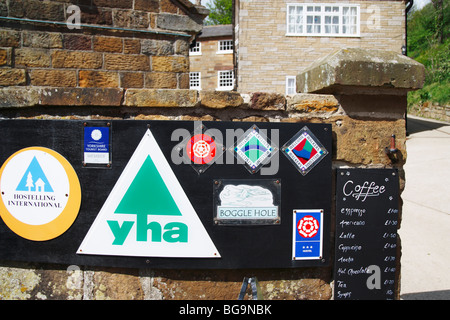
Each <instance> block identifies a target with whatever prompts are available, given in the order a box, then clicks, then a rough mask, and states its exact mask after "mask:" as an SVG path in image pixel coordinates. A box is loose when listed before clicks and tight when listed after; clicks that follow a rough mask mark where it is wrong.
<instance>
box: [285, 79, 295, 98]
mask: <svg viewBox="0 0 450 320" xmlns="http://www.w3.org/2000/svg"><path fill="white" fill-rule="evenodd" d="M292 80H293V81H294V87H292V86H290V85H289V84H290V81H292ZM296 89H297V77H296V76H286V95H293V94H296V93H297V90H296ZM292 90H294V91H292ZM291 91H292V92H291Z"/></svg>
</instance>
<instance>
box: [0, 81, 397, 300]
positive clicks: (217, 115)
mask: <svg viewBox="0 0 450 320" xmlns="http://www.w3.org/2000/svg"><path fill="white" fill-rule="evenodd" d="M16 89H17V87H12V88H4V89H2V90H0V92H1V93H3V94H4V95H5V96H11V95H12V94H11V93H12V92H16V95H17V94H19V93H20V90H19V91H14V90H16ZM19 89H20V88H19ZM22 90H29V95H30V96H34V95H36V99H35V100H34V101H33V99H31V98H26V99H25V100H26V102H25V104H23V105H22V107H21V106H20V105H19V104H16V106H15V107H12V106H10V107H6V106H4V105H3V107H2V108H1V109H0V116H1V117H5V118H38V119H110V118H114V119H135V120H137V121H138V120H148V119H158V120H164V119H170V120H208V121H209V120H217V121H251V122H260V121H263V122H265V121H274V122H313V123H330V124H331V125H332V128H333V150H332V153H333V168H338V167H342V166H350V167H375V168H384V167H389V168H390V167H396V168H399V170H400V173H401V176H402V177H403V176H404V175H403V170H402V167H403V164H404V161H405V159H406V150H405V141H406V134H405V121H404V108H403V106H402V104H397V106H393V107H392V109H391V110H390V115H389V116H386V113H385V111H384V110H381V111H379V112H378V111H377V110H374V111H373V112H372V113H371V114H370V116H368V115H367V114H366V110H361V111H358V110H355V107H354V105H353V103H352V102H349V101H348V99H346V98H345V97H344V96H341V95H331V94H309V93H300V94H296V95H293V96H284V95H281V94H274V93H264V92H255V93H251V94H240V93H236V92H216V91H193V90H168V89H166V90H164V89H160V90H154V89H128V90H126V92H125V93H124V99H123V102H122V103H118V105H117V106H116V107H114V106H109V107H92V106H89V108H88V109H89V110H86V105H84V106H80V107H77V106H76V105H75V106H71V107H69V106H68V105H66V104H64V105H63V106H65V107H63V108H62V105H58V106H55V107H51V106H48V105H45V104H44V103H45V101H44V100H42V99H44V98H45V97H46V96H47V97H48V96H49V95H50V93H51V94H52V96H53V94H54V93H57V92H59V91H60V90H61V91H63V90H64V88H58V89H57V88H53V89H51V90H50V89H42V88H35V89H22ZM33 90H34V92H33ZM45 92H46V93H45ZM22 93H24V96H25V97H26V94H25V92H22ZM84 94H86V93H84ZM84 94H83V93H81V95H82V96H84ZM85 97H87V96H85ZM73 99H74V100H73V101H72V102H77V101H78V102H79V103H81V102H82V101H80V100H76V98H75V97H74V98H73ZM84 99H87V98H84ZM118 100H120V99H118ZM17 101H18V99H17V96H16V103H17ZM32 101H33V102H32ZM62 101H65V102H66V103H69V104H70V103H72V102H68V101H67V100H62ZM84 101H86V100H84ZM349 113H350V114H351V115H350V114H349ZM43 121H45V120H43ZM391 134H395V135H396V137H397V148H398V149H399V152H398V159H397V160H396V161H395V162H393V161H392V160H391V159H390V158H389V157H388V156H387V155H386V154H385V153H384V148H385V147H386V146H388V145H389V142H390V136H391ZM401 184H402V186H403V185H404V180H403V178H402V179H401ZM334 192H335V191H334V190H333V194H334ZM249 276H253V277H256V278H257V279H258V281H259V285H260V287H261V292H262V295H263V297H264V299H268V300H269V299H273V300H277V299H280V300H284V299H287V300H290V299H295V300H297V299H313V300H320V299H324V300H328V299H331V298H332V297H333V292H332V291H333V290H332V288H333V286H332V283H333V282H332V281H333V278H332V267H331V266H330V267H324V268H300V269H293V270H288V269H286V270H278V269H276V270H274V269H268V270H264V269H258V270H246V269H244V270H154V269H140V270H138V269H124V268H90V267H84V266H67V265H64V266H63V265H42V264H31V263H29V264H24V263H14V262H8V261H3V262H2V263H1V267H0V299H137V300H141V299H164V300H179V299H191V300H197V299H198V300H205V299H211V300H216V299H218V300H223V299H226V300H235V299H237V297H238V295H239V291H240V288H241V285H242V281H243V278H244V277H249ZM397 295H398V292H397ZM246 299H251V295H250V292H249V294H248V295H247V296H246Z"/></svg>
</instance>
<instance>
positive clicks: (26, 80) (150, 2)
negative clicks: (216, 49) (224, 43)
mask: <svg viewBox="0 0 450 320" xmlns="http://www.w3.org/2000/svg"><path fill="white" fill-rule="evenodd" d="M75 3H76V4H79V5H75V7H74V8H75V9H71V7H70V6H71V5H72V4H71V3H69V1H44V2H42V1H37V0H17V1H16V0H15V1H12V0H11V1H10V0H2V1H0V16H2V18H0V20H1V21H2V25H3V26H2V28H1V30H0V86H42V87H65V88H170V89H177V88H178V89H187V88H189V58H188V50H189V45H190V41H191V37H192V36H194V35H195V34H196V33H198V32H199V31H200V30H201V29H202V20H203V18H204V16H205V15H204V14H205V12H203V11H201V10H200V9H198V8H196V7H194V6H193V5H192V4H190V2H189V4H190V6H189V5H187V6H183V5H180V2H178V1H175V2H173V1H170V0H126V1H112V2H111V1H100V0H98V1H97V0H93V1H92V2H91V1H81V2H80V3H79V2H78V1H75ZM197 9H198V10H197ZM75 17H78V18H79V20H78V21H77V20H76V19H75ZM73 92H74V94H75V95H76V94H77V92H79V90H73Z"/></svg>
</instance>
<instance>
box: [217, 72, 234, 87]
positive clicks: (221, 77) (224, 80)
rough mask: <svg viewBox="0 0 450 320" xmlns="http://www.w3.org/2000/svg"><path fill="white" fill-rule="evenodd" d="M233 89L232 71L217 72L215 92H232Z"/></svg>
mask: <svg viewBox="0 0 450 320" xmlns="http://www.w3.org/2000/svg"><path fill="white" fill-rule="evenodd" d="M233 88H234V71H233V70H227V71H219V73H218V87H217V90H233Z"/></svg>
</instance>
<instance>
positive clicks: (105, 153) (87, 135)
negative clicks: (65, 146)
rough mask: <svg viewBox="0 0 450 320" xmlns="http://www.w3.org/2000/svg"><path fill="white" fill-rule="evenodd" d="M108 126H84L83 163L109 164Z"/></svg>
mask: <svg viewBox="0 0 450 320" xmlns="http://www.w3.org/2000/svg"><path fill="white" fill-rule="evenodd" d="M109 140H110V139H109V127H85V128H84V163H85V164H109V162H110V157H109V150H110V145H109Z"/></svg>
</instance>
